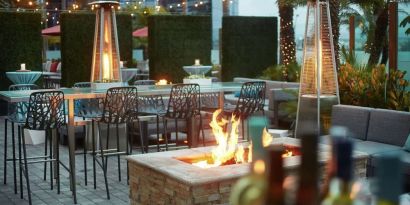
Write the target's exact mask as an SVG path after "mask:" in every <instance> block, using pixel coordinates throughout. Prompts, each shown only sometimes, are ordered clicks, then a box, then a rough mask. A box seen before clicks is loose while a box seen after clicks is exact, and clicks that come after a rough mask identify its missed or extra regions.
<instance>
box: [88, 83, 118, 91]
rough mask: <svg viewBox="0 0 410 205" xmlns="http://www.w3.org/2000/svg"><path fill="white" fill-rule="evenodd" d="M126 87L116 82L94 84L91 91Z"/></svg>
mask: <svg viewBox="0 0 410 205" xmlns="http://www.w3.org/2000/svg"><path fill="white" fill-rule="evenodd" d="M121 86H124V84H123V83H122V82H115V83H92V84H91V89H92V90H107V89H108V88H113V87H121Z"/></svg>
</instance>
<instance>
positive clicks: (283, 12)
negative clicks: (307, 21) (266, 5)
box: [277, 0, 296, 65]
mask: <svg viewBox="0 0 410 205" xmlns="http://www.w3.org/2000/svg"><path fill="white" fill-rule="evenodd" d="M277 4H278V7H279V18H280V32H279V33H280V34H279V35H280V41H279V44H280V61H281V63H282V64H284V65H289V64H291V63H295V62H296V42H295V30H294V28H293V8H294V5H293V2H292V1H289V0H278V1H277Z"/></svg>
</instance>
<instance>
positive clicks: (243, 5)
mask: <svg viewBox="0 0 410 205" xmlns="http://www.w3.org/2000/svg"><path fill="white" fill-rule="evenodd" d="M399 9H401V10H402V11H404V12H407V13H410V5H407V6H406V5H400V6H399ZM404 12H400V13H399V19H402V18H403V17H404V16H405V15H406V14H405V13H404ZM238 15H239V16H279V14H278V6H277V5H276V0H238ZM304 19H306V7H298V8H296V9H295V10H294V17H293V20H294V27H295V37H296V39H301V38H303V32H304V29H305V24H306V22H305V20H304ZM340 32H341V38H342V39H344V38H348V36H349V34H348V29H347V26H346V25H345V26H342V27H341V29H340ZM356 32H360V31H359V30H357V31H356ZM356 36H357V38H361V37H360V35H359V34H357V35H356ZM404 37H406V36H405V34H404V28H399V38H404Z"/></svg>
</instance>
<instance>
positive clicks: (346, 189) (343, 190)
mask: <svg viewBox="0 0 410 205" xmlns="http://www.w3.org/2000/svg"><path fill="white" fill-rule="evenodd" d="M339 183H340V184H339V190H340V195H350V192H351V190H352V183H351V182H350V181H348V180H339Z"/></svg>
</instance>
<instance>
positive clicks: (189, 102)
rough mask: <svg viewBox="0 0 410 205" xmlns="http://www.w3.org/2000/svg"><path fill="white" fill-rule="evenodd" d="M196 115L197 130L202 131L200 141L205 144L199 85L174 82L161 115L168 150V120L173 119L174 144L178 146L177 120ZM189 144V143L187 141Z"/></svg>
mask: <svg viewBox="0 0 410 205" xmlns="http://www.w3.org/2000/svg"><path fill="white" fill-rule="evenodd" d="M196 116H199V130H198V136H199V134H200V133H199V132H201V131H202V141H203V144H204V145H205V135H204V130H203V128H202V115H201V95H200V87H199V85H198V84H175V85H173V86H172V88H171V94H170V98H169V103H168V108H167V112H166V113H165V115H164V116H163V121H164V122H163V125H164V136H165V146H166V150H168V137H167V135H168V133H167V123H168V120H174V121H175V140H176V143H175V144H176V146H178V120H185V121H188V120H190V119H192V118H194V117H196ZM188 144H190V143H188Z"/></svg>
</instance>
